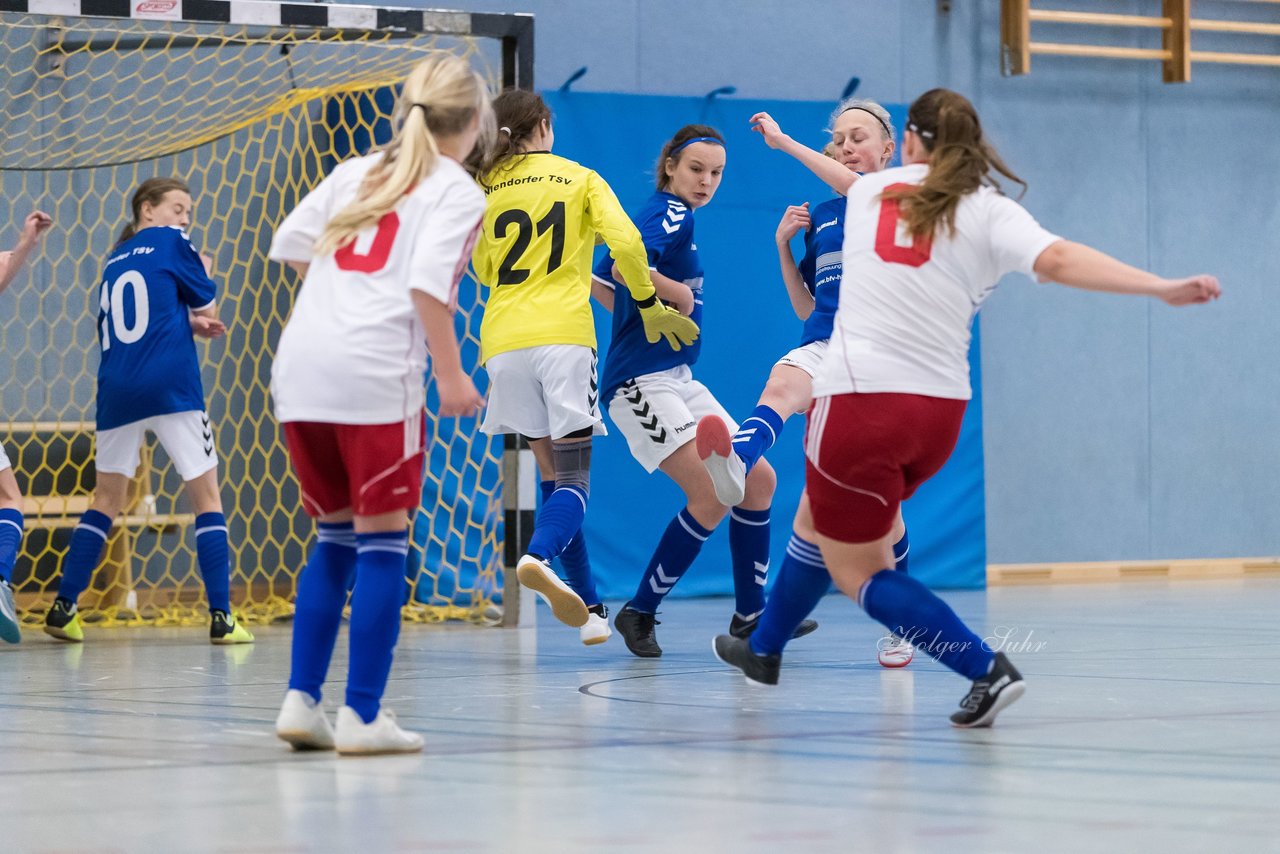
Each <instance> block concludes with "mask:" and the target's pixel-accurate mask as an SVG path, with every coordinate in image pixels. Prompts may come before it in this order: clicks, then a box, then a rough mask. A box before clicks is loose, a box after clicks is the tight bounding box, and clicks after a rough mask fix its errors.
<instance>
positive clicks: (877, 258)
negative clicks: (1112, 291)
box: [813, 164, 1059, 400]
mask: <svg viewBox="0 0 1280 854" xmlns="http://www.w3.org/2000/svg"><path fill="white" fill-rule="evenodd" d="M927 172H928V167H927V166H926V165H924V164H914V165H911V166H902V167H899V168H896V169H886V170H885V171H883V172H874V173H870V174H867V175H864V176H863V177H862V178H859V179H858V181H857V182H856V183H855V184H854V185H853V187H852V188H851V189H850V191H849V201H848V209H847V212H846V215H845V226H844V279H843V281H842V283H841V285H840V307H839V309H838V310H837V312H836V320H835V328H834V330H833V331H832V335H831V347H830V349H829V350H828V351H827V356H826V358H825V360H824V361H823V363H822V366H821V367H820V368H819V369H818V373H817V375H816V376H815V377H814V379H813V393H814V396H815V397H823V396H828V395H833V394H847V393H850V392H867V393H872V392H898V393H903V394H922V395H927V396H929V397H943V398H951V399H956V400H968V399H969V398H970V397H972V394H973V393H972V391H971V390H970V387H969V358H968V354H969V337H970V327H971V325H972V323H973V318H974V315H976V314H977V313H978V308H979V307H980V306H981V305H982V303H983V301H984V300H985V299H986V298H987V297H988V296H989V295H990V294H991V292H992V291H993V290H994V289H995V286H996V282H997V281H999V279H1000V278H1001V277H1002V276H1004V275H1005V274H1006V273H1012V272H1016V271H1021V272H1024V273H1026V274H1027V275H1034V274H1033V272H1032V267H1033V266H1034V265H1035V261H1036V258H1038V257H1039V256H1040V253H1041V252H1043V251H1044V250H1045V249H1046V248H1048V246H1049V245H1050V244H1051V243H1054V242H1055V241H1057V240H1059V238H1058V237H1057V236H1056V235H1054V234H1051V233H1049V232H1048V231H1045V230H1044V229H1043V228H1041V227H1040V224H1039V223H1037V222H1036V221H1035V219H1034V218H1033V217H1032V216H1031V214H1029V213H1027V212H1026V211H1025V210H1024V209H1023V208H1022V206H1021V205H1019V204H1018V203H1017V202H1015V201H1013V200H1012V199H1010V198H1007V197H1006V196H1002V195H1000V193H998V192H996V191H995V190H993V189H992V188H990V187H982V188H981V189H979V190H978V191H977V192H974V193H970V194H969V195H967V196H965V197H964V198H963V199H961V200H960V205H959V208H958V209H957V211H956V231H955V234H954V235H949V234H947V232H946V231H945V230H944V229H940V230H939V232H938V233H937V234H935V235H934V236H933V239H932V240H912V238H911V236H910V235H909V234H908V233H907V231H906V227H905V225H904V224H903V223H902V222H901V220H899V218H898V205H897V203H896V202H894V201H883V200H881V198H880V194H881V193H882V192H883V191H884V190H885V189H886V188H887V187H891V186H893V185H895V184H919V183H920V182H921V181H922V180H923V179H924V176H925V174H926V173H927Z"/></svg>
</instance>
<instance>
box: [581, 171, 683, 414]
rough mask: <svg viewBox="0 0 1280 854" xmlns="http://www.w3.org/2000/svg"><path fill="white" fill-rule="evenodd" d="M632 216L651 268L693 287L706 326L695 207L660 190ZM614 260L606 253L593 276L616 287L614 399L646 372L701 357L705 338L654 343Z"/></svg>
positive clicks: (610, 384)
mask: <svg viewBox="0 0 1280 854" xmlns="http://www.w3.org/2000/svg"><path fill="white" fill-rule="evenodd" d="M632 219H633V220H634V221H635V224H636V227H637V228H638V229H639V230H640V236H641V237H642V238H644V246H645V249H646V251H647V252H648V253H649V266H650V267H651V268H653V269H655V270H657V271H658V272H659V273H661V274H662V275H664V276H666V277H667V278H670V279H675V280H676V281H677V282H683V283H684V284H686V285H688V286H689V287H690V288H691V289H692V290H693V314H692V315H691V319H692V320H693V322H694V323H696V324H698V326H699V327H701V326H702V263H701V262H700V261H699V260H698V246H697V244H696V243H694V242H693V211H692V210H690V209H689V206H688V205H686V204H685V203H684V202H683V201H682V200H681V199H680V197H679V196H675V195H672V194H671V193H665V192H662V191H659V192H657V193H654V194H653V196H652V197H651V198H650V199H649V201H647V202H645V203H644V207H642V208H641V209H640V212H639V213H638V214H636V215H635V216H634V217H632ZM612 271H613V258H612V256H610V255H605V256H604V257H602V258H601V259H600V261H599V263H597V264H596V266H595V270H593V271H592V275H593V276H594V277H595V278H596V279H599V280H600V281H602V282H605V283H606V284H612V285H613V343H611V344H610V345H609V355H608V356H607V357H606V358H605V362H604V379H603V381H602V383H601V385H603V386H604V399H605V400H609V399H610V398H611V397H613V394H614V392H616V391H617V390H618V389H619V388H620V387H622V386H623V385H625V384H626V383H628V382H630V381H631V380H633V379H635V378H636V377H639V376H643V375H645V374H652V373H655V372H657V371H665V370H667V369H668V368H674V367H677V366H679V365H692V364H693V363H694V362H696V361H698V353H699V351H700V350H701V349H702V338H701V337H699V338H698V340H697V341H695V342H693V343H692V344H689V345H686V346H684V347H682V348H681V349H680V350H679V351H676V350H672V349H671V345H670V344H668V343H667V342H666V340H665V339H663V340H660V341H659V342H658V343H656V344H650V343H649V340H648V339H647V338H646V337H645V334H644V324H643V323H641V321H640V311H639V309H637V308H636V304H635V300H633V299H632V298H631V293H630V291H628V290H627V288H626V287H625V286H624V285H623V284H622V283H621V282H618V281H616V280H615V279H614V278H613V272H612Z"/></svg>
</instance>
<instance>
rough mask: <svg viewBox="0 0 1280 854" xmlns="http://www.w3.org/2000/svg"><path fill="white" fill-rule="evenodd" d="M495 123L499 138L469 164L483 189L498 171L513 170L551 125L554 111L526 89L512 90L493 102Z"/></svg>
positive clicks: (539, 97) (477, 154)
mask: <svg viewBox="0 0 1280 854" xmlns="http://www.w3.org/2000/svg"><path fill="white" fill-rule="evenodd" d="M493 114H494V120H495V121H496V122H497V125H498V135H497V138H496V139H495V141H494V144H493V146H492V147H491V148H490V149H489V150H488V151H487V152H477V153H476V155H475V156H473V157H472V158H471V159H470V160H468V161H467V165H468V167H469V168H470V169H471V172H472V174H474V175H475V176H476V178H477V179H479V181H480V184H481V185H482V186H485V185H486V183H485V182H486V181H488V180H489V179H490V176H491V175H492V174H493V172H494V170H496V169H500V168H510V167H512V166H514V165H515V164H516V162H517V160H516V158H518V157H520V156H521V155H522V153H523V151H524V147H525V146H526V145H527V144H528V143H529V140H531V139H532V138H533V135H534V134H535V133H537V132H538V128H540V127H541V126H542V123H543V122H546V123H547V125H548V126H549V125H550V124H551V108H550V107H548V106H547V102H546V101H544V100H542V96H541V95H539V94H537V93H535V92H529V91H527V90H525V89H508V90H506V91H505V92H503V93H502V94H501V95H499V96H498V97H497V98H495V99H494V100H493Z"/></svg>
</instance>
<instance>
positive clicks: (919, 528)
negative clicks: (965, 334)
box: [546, 92, 986, 599]
mask: <svg viewBox="0 0 1280 854" xmlns="http://www.w3.org/2000/svg"><path fill="white" fill-rule="evenodd" d="M546 98H547V101H548V103H549V105H550V106H551V109H552V112H553V114H554V117H555V127H556V146H555V150H556V151H557V152H558V153H560V154H562V155H564V156H565V157H569V158H573V159H577V160H580V161H582V162H584V163H586V164H588V165H590V166H591V168H593V169H595V170H596V171H598V172H599V173H600V174H601V175H602V176H604V178H605V179H606V180H607V181H609V183H610V185H611V186H612V187H613V188H614V191H615V192H616V193H617V194H618V198H619V200H620V201H621V202H622V204H623V206H624V207H625V208H627V209H628V210H635V209H636V208H638V207H639V206H640V205H641V204H643V202H644V201H645V200H646V199H647V198H648V197H649V196H650V194H652V192H653V189H654V184H653V179H654V170H655V161H656V159H657V154H658V151H659V150H660V149H661V148H662V144H663V143H664V142H665V141H666V139H667V138H668V137H669V136H670V135H671V134H672V133H673V132H674V131H675V130H676V129H677V128H678V127H679V126H680V125H682V124H686V123H689V122H702V123H707V124H711V125H713V126H715V127H717V128H720V129H721V130H722V132H723V133H724V134H725V139H726V147H727V149H728V158H727V166H726V169H725V177H724V180H723V183H722V184H721V187H720V190H719V192H718V193H717V194H716V197H715V198H714V199H713V200H712V202H711V204H710V205H708V206H707V207H705V208H703V209H701V210H699V211H698V212H697V214H696V217H697V230H696V232H695V235H696V239H697V245H698V250H699V253H700V255H701V258H702V261H703V266H704V268H705V270H706V285H705V288H704V299H705V301H706V305H705V308H704V313H703V327H702V332H703V336H704V344H703V348H702V356H701V358H700V359H699V361H698V364H697V366H696V367H695V368H694V373H695V376H696V377H697V378H698V379H700V380H701V381H702V382H703V383H705V384H706V386H707V387H708V388H710V389H711V391H712V393H714V394H715V395H716V397H717V398H718V399H719V400H720V402H721V403H722V404H723V405H724V406H725V407H726V408H727V409H728V410H729V411H730V412H731V413H734V415H735V417H737V418H738V420H742V419H743V418H745V417H746V414H747V413H749V412H750V411H751V409H752V407H754V406H755V402H756V399H757V398H758V397H759V394H760V391H761V389H762V388H763V387H764V381H765V379H766V378H767V377H768V374H769V370H770V368H771V367H772V365H773V363H774V362H775V361H776V360H777V359H778V357H779V356H781V355H782V354H783V353H785V352H787V351H788V350H790V349H791V348H792V347H794V346H796V345H797V344H798V343H799V339H800V321H799V320H797V319H796V316H795V314H794V313H793V312H792V310H791V306H790V302H789V301H788V299H787V297H786V293H785V290H784V288H783V286H782V282H781V278H780V276H779V273H778V256H777V251H776V250H775V249H774V241H773V235H774V230H775V229H776V227H777V223H778V219H779V217H780V216H781V213H782V211H783V210H784V209H785V207H786V206H787V205H788V204H799V203H801V202H805V201H808V202H811V203H812V204H814V205H816V204H818V203H819V202H822V201H825V200H826V199H828V198H830V197H831V195H832V194H831V192H830V191H829V190H828V189H826V187H825V186H824V185H823V184H822V183H821V182H819V181H818V180H817V179H816V178H814V177H813V176H812V175H811V174H810V173H809V172H808V171H807V170H805V169H804V168H803V167H801V166H800V165H799V164H797V163H796V162H795V161H794V160H792V159H791V158H789V157H786V156H784V155H780V154H778V153H777V152H775V151H771V150H770V149H769V148H768V147H767V146H765V145H764V144H763V143H762V142H761V141H760V139H759V137H758V136H756V135H755V134H753V133H752V132H751V130H750V123H749V122H748V118H749V117H750V115H751V113H752V112H753V111H755V110H759V109H763V110H767V111H769V112H770V113H771V114H772V115H774V117H775V118H777V119H778V120H779V121H781V122H783V123H784V125H785V126H788V127H791V128H794V129H795V132H796V134H797V135H799V136H801V137H803V138H805V139H806V140H807V141H808V142H809V143H810V144H811V145H815V146H820V145H821V144H822V143H823V142H824V134H823V129H824V128H825V127H826V126H827V120H828V117H829V114H830V112H831V104H829V103H827V102H819V101H794V100H793V101H766V100H756V101H750V102H747V101H742V100H725V101H721V100H719V99H715V100H708V99H706V98H702V97H699V98H688V97H677V96H661V95H617V94H604V93H586V92H583V93H578V92H568V93H560V92H547V93H546ZM890 109H891V113H892V116H893V119H894V123H895V124H896V125H901V124H902V121H903V118H904V116H905V109H906V108H905V106H892V105H891V106H890ZM794 251H795V253H796V257H797V258H798V257H800V255H801V254H802V252H803V247H802V246H800V245H799V243H798V242H797V244H796V245H795V247H794ZM601 252H603V250H601ZM596 319H597V324H596V326H597V334H598V336H599V345H600V349H601V352H602V353H604V352H607V350H608V342H609V340H610V326H609V324H610V316H609V315H608V313H607V312H605V311H604V310H603V309H600V308H599V307H598V306H597V311H596ZM609 428H610V431H611V433H610V435H609V436H607V437H605V438H603V439H598V440H597V441H596V443H595V455H594V458H593V460H592V503H591V509H590V512H589V513H588V515H587V522H586V534H587V543H588V547H589V549H590V551H591V554H592V565H593V568H594V570H595V572H596V575H597V577H598V583H599V584H600V585H601V593H602V594H603V595H605V597H606V598H609V599H615V598H627V597H629V596H630V594H631V593H632V592H633V591H634V590H635V585H636V583H637V582H638V581H639V577H640V574H641V572H642V571H643V569H644V567H645V565H646V563H647V562H648V560H649V556H650V554H651V553H652V551H653V548H654V546H655V545H656V543H657V541H658V538H659V537H660V536H661V535H662V531H663V530H664V529H665V528H666V526H667V524H668V523H669V522H670V521H671V517H672V516H674V515H675V513H676V511H678V510H679V509H680V508H681V507H682V506H684V502H683V497H682V496H681V494H680V491H679V489H678V488H677V487H676V486H675V485H674V484H673V483H672V482H671V481H670V480H669V479H668V478H667V477H666V476H665V475H662V474H654V475H647V474H645V472H644V469H643V468H641V467H640V465H639V464H638V463H636V462H635V461H634V460H633V459H632V458H631V455H630V453H629V452H628V451H627V445H626V441H625V440H624V439H623V438H622V435H621V434H620V433H619V432H618V431H617V430H615V429H614V428H613V424H612V422H610V423H609ZM803 432H804V422H803V420H802V419H801V418H795V419H792V420H791V421H790V422H789V423H788V425H787V427H786V429H785V430H784V431H783V434H782V440H781V441H780V443H779V445H778V446H776V447H775V448H774V449H773V450H772V451H771V452H770V454H769V459H770V460H771V461H773V463H774V466H775V468H776V470H777V472H778V490H777V497H776V500H775V503H774V515H773V519H774V536H773V565H774V566H775V567H776V566H778V565H779V563H780V562H781V560H782V555H783V552H784V551H785V549H786V543H787V536H788V532H789V530H790V522H791V516H792V515H793V514H794V512H795V507H796V502H797V500H798V499H799V496H800V493H801V491H802V489H803V486H804V456H803V452H802V450H801V437H802V435H803ZM983 509H984V508H983V498H982V432H981V406H980V404H979V405H976V406H975V407H973V411H972V412H971V413H970V418H969V419H968V420H967V421H966V423H965V427H964V431H963V433H962V436H961V439H960V442H959V450H958V452H957V454H956V456H955V459H954V460H953V461H952V462H951V463H949V464H948V466H947V467H946V468H945V469H944V470H943V471H942V472H940V473H939V475H938V477H937V480H936V482H934V483H931V484H930V485H929V486H928V487H927V488H926V490H925V491H923V492H922V494H921V495H919V496H918V497H917V498H916V499H913V500H912V501H911V502H910V504H909V506H908V507H907V510H906V516H907V523H908V525H909V526H910V527H911V529H912V538H911V549H912V551H911V557H912V571H913V572H914V573H916V574H918V575H920V577H921V578H922V579H923V580H925V581H926V582H928V583H930V584H933V585H935V586H941V587H979V586H981V585H982V584H983V583H984V580H985V569H986V564H985V543H984V537H983ZM720 527H721V529H722V530H717V532H716V533H715V534H714V535H713V536H712V538H711V539H710V540H709V541H708V542H707V545H706V547H705V548H704V550H703V553H702V555H701V556H700V557H699V559H698V562H697V563H696V564H695V565H694V568H693V569H692V570H691V571H690V572H689V574H688V575H687V576H686V577H685V579H684V580H683V581H681V583H680V586H679V587H678V588H677V592H678V593H679V594H680V595H686V596H687V595H697V594H713V593H728V592H730V591H731V590H732V584H731V573H730V565H729V554H728V535H727V532H726V531H727V525H721V526H720Z"/></svg>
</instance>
